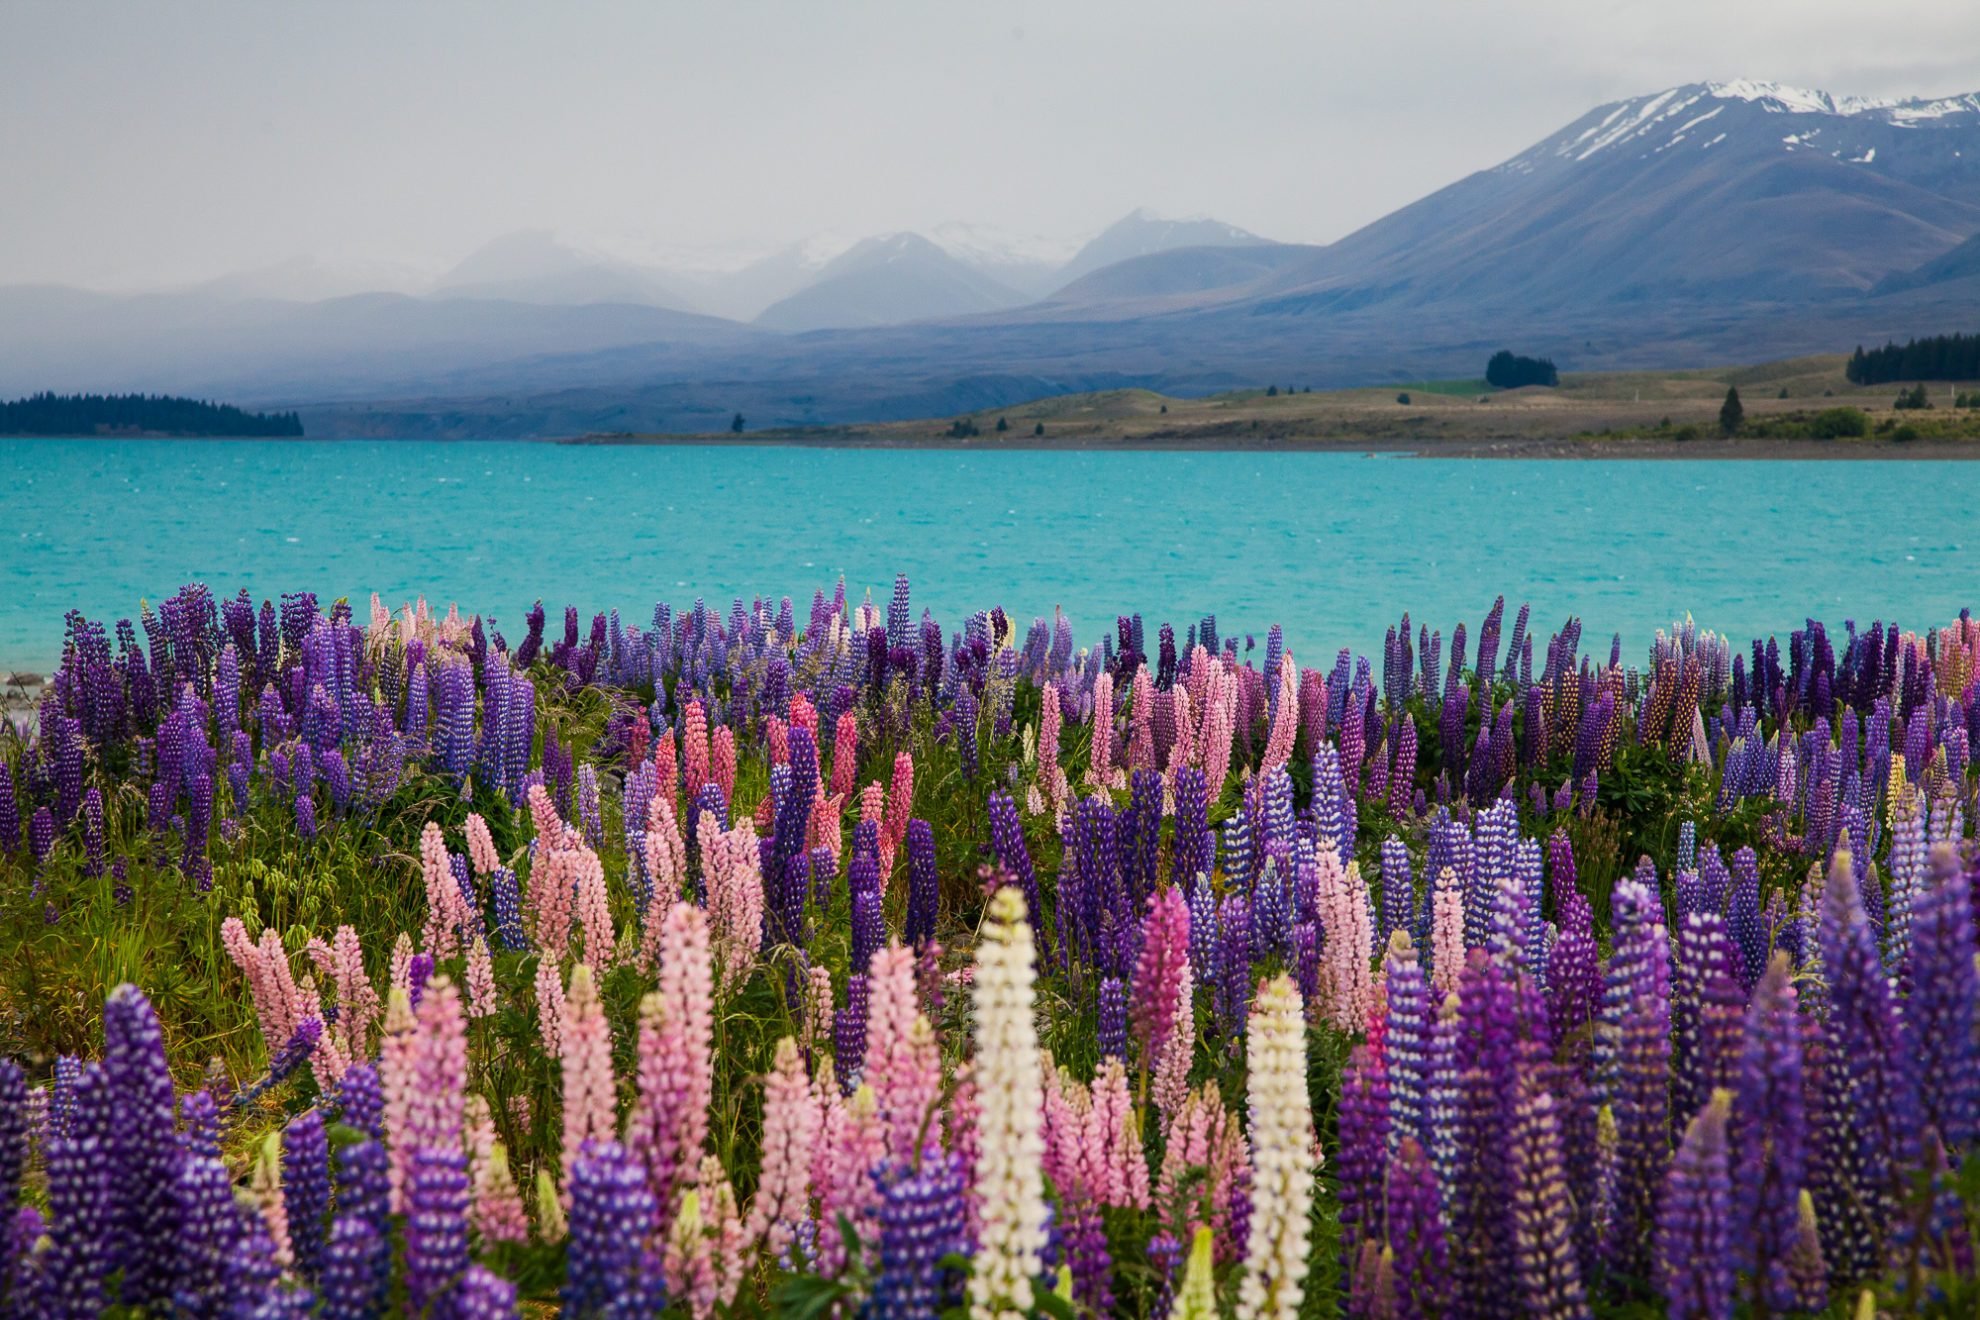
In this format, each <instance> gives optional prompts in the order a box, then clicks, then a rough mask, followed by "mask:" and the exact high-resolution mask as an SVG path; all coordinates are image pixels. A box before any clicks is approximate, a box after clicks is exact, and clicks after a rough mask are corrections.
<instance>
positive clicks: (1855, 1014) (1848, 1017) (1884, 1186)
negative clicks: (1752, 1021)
mask: <svg viewBox="0 0 1980 1320" xmlns="http://www.w3.org/2000/svg"><path fill="white" fill-rule="evenodd" d="M1821 949H1822V970H1823V972H1824V974H1825V975H1826V977H1827V978H1828V986H1827V991H1828V1014H1827V1017H1826V1018H1825V1020H1824V1022H1823V1030H1822V1074H1821V1097H1822V1099H1821V1110H1820V1113H1821V1121H1820V1126H1819V1127H1818V1129H1817V1134H1816V1135H1817V1157H1816V1160H1815V1164H1814V1170H1815V1175H1816V1177H1815V1186H1814V1189H1813V1190H1814V1192H1815V1205H1816V1209H1817V1210H1818V1211H1819V1212H1820V1213H1821V1220H1822V1251H1823V1253H1824V1254H1825V1255H1826V1256H1827V1257H1828V1260H1829V1266H1830V1269H1831V1270H1832V1271H1834V1272H1835V1274H1836V1275H1837V1277H1839V1278H1845V1279H1851V1278H1859V1277H1862V1276H1863V1275H1865V1274H1866V1273H1868V1272H1869V1270H1870V1269H1871V1268H1873V1267H1874V1265H1875V1263H1876V1261H1877V1259H1878V1254H1879V1251H1880V1249H1881V1246H1882V1244H1883V1241H1884V1237H1885V1234H1886V1232H1887V1231H1888V1229H1889V1226H1890V1224H1891V1223H1892V1220H1893V1219H1894V1217H1895V1202H1896V1198H1897V1196H1898V1194H1899V1192H1900V1188H1901V1184H1902V1182H1903V1180H1904V1177H1905V1172H1904V1171H1906V1170H1909V1169H1912V1168H1915V1167H1917V1163H1918V1156H1919V1151H1920V1147H1919V1132H1918V1127H1919V1121H1920V1113H1921V1111H1920V1108H1919V1100H1918V1082H1917V1078H1916V1076H1915V1074H1914V1073H1913V1072H1912V1049H1911V1041H1910V1036H1909V1033H1908V1032H1906V1031H1905V1024H1904V1022H1903V1019H1902V1018H1901V1017H1900V1016H1899V1014H1898V1007H1897V1004H1896V1003H1895V1002H1894V997H1893V994H1892V990H1891V983H1890V981H1889V980H1888V979H1887V978H1886V977H1885V975H1884V970H1883V962H1882V959H1881V958H1880V957H1879V956H1878V952H1877V943H1876V937H1875V935H1874V934H1873V933H1872V932H1871V929H1870V924H1869V921H1868V919H1867V918H1866V917H1865V915H1864V912H1863V904H1862V903H1861V902H1860V901H1859V899H1858V897H1857V889H1856V877H1855V874H1854V872H1853V870H1852V869H1851V865H1850V855H1849V854H1848V853H1846V852H1838V853H1837V854H1836V856H1835V859H1834V861H1833V862H1832V863H1831V864H1830V867H1829V879H1828V885H1827V887H1826V888H1825V889H1824V890H1823V893H1822V931H1821Z"/></svg>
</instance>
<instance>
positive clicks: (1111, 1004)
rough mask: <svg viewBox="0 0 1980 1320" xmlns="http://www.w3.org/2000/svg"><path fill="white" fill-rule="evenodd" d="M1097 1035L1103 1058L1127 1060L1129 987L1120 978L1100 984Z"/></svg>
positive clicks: (1111, 978) (1107, 979) (1110, 977)
mask: <svg viewBox="0 0 1980 1320" xmlns="http://www.w3.org/2000/svg"><path fill="white" fill-rule="evenodd" d="M1097 1035H1098V1039H1099V1045H1100V1056H1101V1057H1102V1058H1113V1059H1126V1058H1127V1035H1128V995H1127V986H1126V984H1125V983H1124V982H1123V981H1122V980H1121V978H1119V977H1118V976H1109V977H1105V978H1103V979H1102V980H1101V982H1100V1011H1099V1016H1098V1026H1097Z"/></svg>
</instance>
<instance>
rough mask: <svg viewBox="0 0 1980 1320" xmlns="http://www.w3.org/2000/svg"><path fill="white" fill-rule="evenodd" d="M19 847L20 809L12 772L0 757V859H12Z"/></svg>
mask: <svg viewBox="0 0 1980 1320" xmlns="http://www.w3.org/2000/svg"><path fill="white" fill-rule="evenodd" d="M20 847H21V807H20V802H19V801H18V800H17V799H16V798H15V797H14V771H13V767H12V766H10V765H8V764H7V761H6V758H5V757H0V857H12V856H13V855H14V854H15V853H16V852H18V851H20Z"/></svg>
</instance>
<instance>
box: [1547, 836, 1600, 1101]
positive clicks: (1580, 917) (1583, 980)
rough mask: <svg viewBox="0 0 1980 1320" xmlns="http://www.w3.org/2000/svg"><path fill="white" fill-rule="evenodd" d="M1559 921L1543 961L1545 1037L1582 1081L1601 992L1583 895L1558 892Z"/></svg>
mask: <svg viewBox="0 0 1980 1320" xmlns="http://www.w3.org/2000/svg"><path fill="white" fill-rule="evenodd" d="M1556 837H1561V836H1556ZM1556 875H1557V876H1558V871H1557V872H1556ZM1558 915H1559V918H1560V920H1559V922H1558V925H1557V930H1556V933H1555V936H1554V947H1553V950H1552V951H1551V953H1550V954H1549V956H1548V961H1547V1024H1548V1031H1549V1034H1550V1036H1551V1037H1552V1039H1553V1041H1554V1045H1555V1048H1557V1049H1558V1050H1560V1051H1561V1053H1562V1057H1563V1060H1564V1061H1566V1062H1569V1063H1571V1064H1573V1065H1574V1066H1575V1068H1576V1071H1578V1072H1580V1073H1582V1074H1583V1075H1584V1076H1585V1075H1586V1073H1587V1068H1588V1061H1589V1058H1590V1056H1591V1053H1592V1050H1593V1046H1594V1030H1595V1020H1596V1010H1597V1006H1598V1004H1599V1001H1600V998H1601V992H1602V969H1601V966H1600V960H1599V953H1598V951H1597V949H1596V947H1595V927H1594V914H1593V913H1591V912H1590V911H1589V910H1588V900H1587V899H1586V898H1583V897H1582V896H1581V892H1580V891H1579V890H1577V889H1574V888H1569V889H1567V890H1566V891H1564V892H1561V897H1560V900H1559V909H1558Z"/></svg>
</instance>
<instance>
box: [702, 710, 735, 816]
mask: <svg viewBox="0 0 1980 1320" xmlns="http://www.w3.org/2000/svg"><path fill="white" fill-rule="evenodd" d="M708 762H709V764H708V776H709V778H710V779H712V780H713V781H714V782H715V783H717V784H720V785H721V786H722V800H723V801H724V802H734V801H735V800H736V734H735V730H733V729H731V728H730V727H729V726H728V725H726V724H724V725H723V726H722V727H721V728H719V729H717V730H715V739H714V745H713V747H712V748H711V749H710V751H709V754H708Z"/></svg>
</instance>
